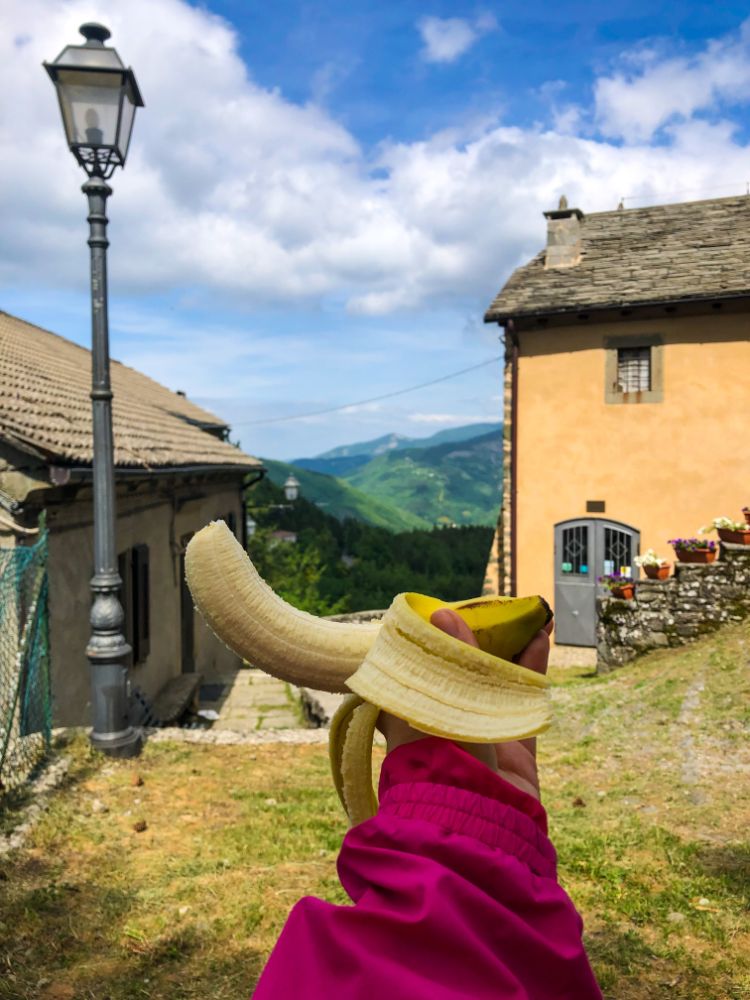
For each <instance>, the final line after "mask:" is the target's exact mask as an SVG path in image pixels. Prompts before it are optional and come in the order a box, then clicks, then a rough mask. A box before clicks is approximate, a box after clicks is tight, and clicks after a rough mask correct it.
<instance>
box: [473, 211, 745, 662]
mask: <svg viewBox="0 0 750 1000" xmlns="http://www.w3.org/2000/svg"><path fill="white" fill-rule="evenodd" d="M545 216H546V218H547V226H548V229H547V245H546V247H545V248H544V249H543V250H542V251H541V252H540V253H539V254H537V256H536V257H534V258H533V260H531V261H529V262H528V263H527V264H524V265H523V266H521V267H519V268H518V269H517V270H516V271H515V272H514V273H513V274H512V275H511V277H510V279H509V280H508V282H507V283H506V284H505V286H504V287H503V288H502V289H501V290H500V292H499V294H498V295H497V297H496V298H495V300H494V301H493V302H492V304H491V306H490V307H489V309H488V311H487V313H486V316H485V320H486V322H491V323H498V324H499V325H500V326H502V327H503V328H504V334H505V336H504V339H505V396H504V410H505V413H504V418H505V462H504V481H503V501H502V511H501V518H500V522H499V527H498V534H497V536H496V546H495V552H494V556H495V560H494V562H493V561H492V560H491V563H490V566H489V567H488V581H487V589H488V590H489V591H493V590H494V591H496V592H500V593H508V594H516V593H518V594H522V593H541V594H544V595H547V596H548V597H550V598H552V599H553V600H554V607H555V612H556V617H557V628H556V640H557V642H558V643H562V644H570V645H580V646H594V645H595V642H596V637H595V627H596V596H597V586H598V585H597V577H598V576H600V575H602V574H604V573H606V572H612V571H622V572H633V573H634V575H637V570H636V568H635V566H634V565H633V559H634V557H635V555H636V554H637V553H638V551H639V549H641V550H644V549H646V548H654V549H656V550H657V552H658V553H659V554H661V555H664V556H665V557H670V556H671V550H670V548H669V546H668V544H667V542H668V540H669V539H670V538H674V537H680V536H682V537H686V536H694V535H695V534H696V532H697V530H698V528H699V527H700V526H701V525H704V524H706V523H707V522H708V521H710V520H711V519H712V518H713V517H716V516H720V515H725V516H729V517H735V518H739V517H740V516H741V515H740V510H741V508H742V507H743V506H744V505H746V504H748V503H749V502H750V435H749V434H748V427H750V197H745V196H743V197H734V198H721V199H714V200H710V201H698V202H689V203H683V204H676V205H657V206H652V207H649V208H637V209H627V210H624V209H622V207H621V208H620V209H618V210H616V211H611V212H596V213H592V214H590V215H585V214H584V213H583V212H582V211H580V210H579V209H577V208H569V207H568V206H567V203H566V202H565V200H564V199H561V202H560V207H559V208H558V209H556V210H554V211H550V212H546V213H545Z"/></svg>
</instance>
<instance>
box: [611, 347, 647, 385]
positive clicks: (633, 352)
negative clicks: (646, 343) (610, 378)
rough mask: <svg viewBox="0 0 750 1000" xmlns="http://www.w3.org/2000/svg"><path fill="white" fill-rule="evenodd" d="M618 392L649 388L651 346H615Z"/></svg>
mask: <svg viewBox="0 0 750 1000" xmlns="http://www.w3.org/2000/svg"><path fill="white" fill-rule="evenodd" d="M617 388H618V391H619V392H648V391H649V390H650V388H651V348H650V347H618V348H617Z"/></svg>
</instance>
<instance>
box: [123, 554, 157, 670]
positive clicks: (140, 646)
mask: <svg viewBox="0 0 750 1000" xmlns="http://www.w3.org/2000/svg"><path fill="white" fill-rule="evenodd" d="M117 569H118V572H119V574H120V579H121V580H122V589H121V590H120V603H121V604H122V609H123V612H124V615H125V622H124V625H123V632H124V634H125V639H126V641H127V642H128V644H129V645H130V646H131V647H132V650H133V659H132V662H133V665H134V666H135V665H136V664H137V663H143V662H144V660H145V659H146V657H147V656H148V654H149V649H150V647H151V622H150V608H149V604H150V599H149V553H148V545H134V546H133V547H132V548H130V549H126V550H125V552H122V553H120V555H119V556H118V558H117Z"/></svg>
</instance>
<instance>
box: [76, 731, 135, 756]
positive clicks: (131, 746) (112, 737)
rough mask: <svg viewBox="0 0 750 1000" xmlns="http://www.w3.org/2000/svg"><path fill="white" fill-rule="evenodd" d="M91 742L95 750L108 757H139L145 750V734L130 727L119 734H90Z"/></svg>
mask: <svg viewBox="0 0 750 1000" xmlns="http://www.w3.org/2000/svg"><path fill="white" fill-rule="evenodd" d="M89 741H90V743H91V746H92V748H93V749H94V750H98V751H99V752H100V753H103V754H106V756H107V757H120V758H128V757H137V756H138V754H139V753H140V752H141V750H142V749H143V733H142V731H141V730H140V729H134V728H133V727H132V726H128V728H127V729H123V730H121V731H120V732H119V733H95V732H93V731H92V732H91V733H89Z"/></svg>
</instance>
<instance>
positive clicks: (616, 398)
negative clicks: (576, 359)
mask: <svg viewBox="0 0 750 1000" xmlns="http://www.w3.org/2000/svg"><path fill="white" fill-rule="evenodd" d="M620 347H649V348H650V349H651V358H650V361H651V388H650V389H648V390H644V391H641V392H620V391H619V390H618V389H616V388H615V386H616V385H617V350H618V348H620ZM663 401H664V338H663V337H662V336H661V334H658V333H645V334H642V335H639V334H629V335H627V336H619V337H605V338H604V402H605V403H615V404H618V403H620V404H622V403H624V404H626V405H630V404H633V403H662V402H663Z"/></svg>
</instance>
